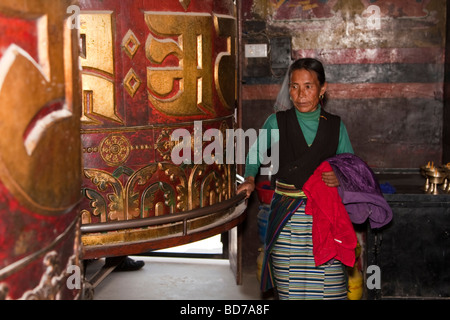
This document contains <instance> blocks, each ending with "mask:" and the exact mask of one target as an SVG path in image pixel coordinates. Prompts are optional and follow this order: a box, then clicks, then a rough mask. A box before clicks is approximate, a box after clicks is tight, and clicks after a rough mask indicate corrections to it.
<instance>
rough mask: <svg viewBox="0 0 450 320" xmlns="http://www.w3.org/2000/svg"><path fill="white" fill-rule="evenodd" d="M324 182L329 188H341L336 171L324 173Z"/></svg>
mask: <svg viewBox="0 0 450 320" xmlns="http://www.w3.org/2000/svg"><path fill="white" fill-rule="evenodd" d="M322 181H323V182H325V184H326V185H327V186H329V187H337V186H339V180H338V178H337V177H336V174H335V173H334V171H327V172H322Z"/></svg>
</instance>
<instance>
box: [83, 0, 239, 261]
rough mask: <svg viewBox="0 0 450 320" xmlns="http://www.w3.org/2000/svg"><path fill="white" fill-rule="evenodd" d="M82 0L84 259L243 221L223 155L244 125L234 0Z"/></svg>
mask: <svg viewBox="0 0 450 320" xmlns="http://www.w3.org/2000/svg"><path fill="white" fill-rule="evenodd" d="M80 7H81V15H80V45H81V50H80V55H81V57H80V61H81V66H82V103H83V112H82V118H81V126H82V130H81V138H82V146H83V149H82V158H83V186H82V194H83V202H82V204H81V213H82V227H81V230H82V243H83V245H84V248H85V258H96V257H102V256H118V255H126V254H134V253H141V252H145V251H148V250H152V249H160V248H166V247H170V246H174V245H180V244H184V243H188V242H192V241H196V240H200V239H203V238H206V237H209V236H212V235H214V234H218V233H221V232H224V231H226V230H229V229H231V228H232V227H234V226H236V225H237V224H239V223H240V222H241V221H242V219H243V217H244V215H243V209H242V200H243V197H242V196H241V195H240V196H237V195H235V180H236V179H235V177H236V166H235V163H229V162H230V161H228V163H227V161H226V159H225V154H226V153H227V151H228V152H229V151H230V150H226V145H227V141H226V131H227V129H234V128H235V119H234V113H235V104H236V83H237V82H236V74H237V71H236V69H237V61H236V56H237V54H236V41H237V21H236V8H235V4H234V2H233V1H232V0H164V1H161V0H140V1H134V0H130V1H120V0H102V1H99V0H89V1H87V0H86V1H84V0H81V1H80ZM209 129H215V130H209ZM211 132H213V133H214V134H213V135H212V136H211ZM180 133H182V135H181V136H180ZM218 133H220V134H218ZM176 137H178V139H177V138H176ZM180 137H182V138H183V139H181V138H180ZM186 141H187V142H186ZM214 146H216V147H217V148H214ZM220 146H223V149H222V150H220ZM181 147H183V148H181ZM180 158H181V160H182V161H179V159H180Z"/></svg>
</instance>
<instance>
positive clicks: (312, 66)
mask: <svg viewBox="0 0 450 320" xmlns="http://www.w3.org/2000/svg"><path fill="white" fill-rule="evenodd" d="M295 70H308V71H314V72H315V73H316V74H317V79H318V80H319V83H320V85H321V86H323V85H324V84H325V70H324V68H323V65H322V62H320V61H319V60H317V59H314V58H300V59H298V60H295V61H294V62H293V63H292V64H291V66H290V68H289V79H290V78H291V75H292V72H294V71H295ZM327 100H328V99H327V95H326V94H325V95H324V97H323V98H322V99H321V100H320V102H321V103H322V106H325V103H326V101H327Z"/></svg>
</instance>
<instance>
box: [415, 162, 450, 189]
mask: <svg viewBox="0 0 450 320" xmlns="http://www.w3.org/2000/svg"><path fill="white" fill-rule="evenodd" d="M449 172H450V164H447V165H443V166H439V167H437V166H435V165H434V162H432V161H431V162H430V161H429V162H428V163H427V165H425V166H421V167H420V173H421V174H422V176H423V177H425V179H426V181H425V185H424V187H423V190H424V191H425V193H427V194H439V193H440V192H439V188H438V186H439V185H442V187H441V189H442V190H443V191H444V192H449V182H448V177H449Z"/></svg>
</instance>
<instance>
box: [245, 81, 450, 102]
mask: <svg viewBox="0 0 450 320" xmlns="http://www.w3.org/2000/svg"><path fill="white" fill-rule="evenodd" d="M443 87H444V84H443V83H441V82H436V83H352V84H349V83H346V84H339V83H329V84H328V89H327V93H328V95H329V98H330V99H389V98H410V99H412V98H426V99H442V97H443ZM279 90H280V85H279V84H262V85H244V86H243V87H242V99H243V100H275V99H276V98H277V94H278V91H279Z"/></svg>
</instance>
